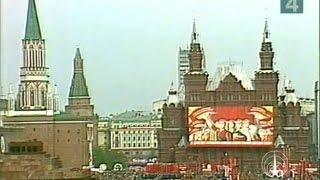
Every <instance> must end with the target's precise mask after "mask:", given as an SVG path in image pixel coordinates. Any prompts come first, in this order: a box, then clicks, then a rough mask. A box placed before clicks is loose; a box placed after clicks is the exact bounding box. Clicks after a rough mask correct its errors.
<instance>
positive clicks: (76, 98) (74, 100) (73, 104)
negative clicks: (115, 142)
mask: <svg viewBox="0 0 320 180" xmlns="http://www.w3.org/2000/svg"><path fill="white" fill-rule="evenodd" d="M73 65H74V72H73V77H72V81H71V86H70V91H69V99H68V105H67V106H66V113H69V114H73V115H75V116H85V117H90V116H93V114H94V107H93V105H91V103H90V96H89V91H88V86H87V83H86V79H85V76H84V67H83V59H82V57H81V53H80V49H79V48H77V50H76V54H75V56H74V59H73Z"/></svg>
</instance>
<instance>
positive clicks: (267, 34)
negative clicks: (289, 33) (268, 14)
mask: <svg viewBox="0 0 320 180" xmlns="http://www.w3.org/2000/svg"><path fill="white" fill-rule="evenodd" d="M269 38H270V32H269V29H268V20H267V19H266V21H265V23H264V31H263V42H267V41H269V40H270V39H269Z"/></svg>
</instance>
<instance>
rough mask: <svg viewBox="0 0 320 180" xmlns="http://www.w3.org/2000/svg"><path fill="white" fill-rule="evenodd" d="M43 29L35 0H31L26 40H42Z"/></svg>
mask: <svg viewBox="0 0 320 180" xmlns="http://www.w3.org/2000/svg"><path fill="white" fill-rule="evenodd" d="M41 38H42V37H41V30H40V24H39V18H38V13H37V8H36V3H35V0H29V5H28V15H27V23H26V32H25V37H24V39H25V40H40V39H41Z"/></svg>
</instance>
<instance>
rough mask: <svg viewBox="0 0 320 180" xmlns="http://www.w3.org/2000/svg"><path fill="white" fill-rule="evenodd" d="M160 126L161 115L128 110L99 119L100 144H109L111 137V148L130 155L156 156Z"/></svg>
mask: <svg viewBox="0 0 320 180" xmlns="http://www.w3.org/2000/svg"><path fill="white" fill-rule="evenodd" d="M159 128H161V115H157V114H155V113H151V112H145V111H126V112H124V113H121V114H118V115H112V116H110V117H109V118H107V119H105V120H104V121H101V120H100V121H99V125H98V129H99V130H98V131H99V132H100V134H99V135H98V136H99V138H100V140H98V141H99V145H103V144H108V142H107V141H108V139H110V149H111V150H121V151H122V152H124V153H125V154H126V155H127V156H128V157H137V158H148V157H154V156H157V149H158V139H157V130H158V129H159ZM103 132H104V134H103ZM109 135H110V138H109V137H108V136H109Z"/></svg>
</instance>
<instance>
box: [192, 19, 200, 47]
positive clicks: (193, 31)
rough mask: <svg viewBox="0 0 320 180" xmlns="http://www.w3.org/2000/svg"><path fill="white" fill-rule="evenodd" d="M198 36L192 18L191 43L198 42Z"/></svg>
mask: <svg viewBox="0 0 320 180" xmlns="http://www.w3.org/2000/svg"><path fill="white" fill-rule="evenodd" d="M198 36H199V34H198V33H197V29H196V19H193V25H192V34H191V44H192V43H198V42H199V37H198Z"/></svg>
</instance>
